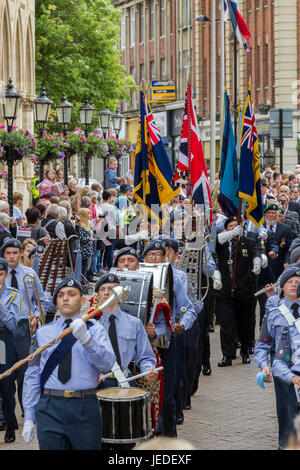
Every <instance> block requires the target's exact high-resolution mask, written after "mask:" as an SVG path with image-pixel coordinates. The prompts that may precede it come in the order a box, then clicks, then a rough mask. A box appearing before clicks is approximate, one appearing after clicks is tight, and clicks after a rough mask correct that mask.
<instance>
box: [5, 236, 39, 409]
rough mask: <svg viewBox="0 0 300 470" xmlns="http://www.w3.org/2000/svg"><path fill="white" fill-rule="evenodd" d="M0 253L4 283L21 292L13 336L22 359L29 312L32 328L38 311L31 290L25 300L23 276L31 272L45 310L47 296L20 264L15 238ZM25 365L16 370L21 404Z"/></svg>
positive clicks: (28, 339)
mask: <svg viewBox="0 0 300 470" xmlns="http://www.w3.org/2000/svg"><path fill="white" fill-rule="evenodd" d="M0 255H1V256H3V257H4V258H5V259H6V261H7V263H8V276H7V278H6V285H7V286H9V287H12V288H14V289H16V290H18V291H19V293H20V294H21V299H22V302H21V309H20V312H19V314H18V323H17V327H16V329H15V330H14V336H15V339H16V345H17V351H18V357H19V359H23V358H24V357H26V356H27V355H28V353H29V348H30V342H31V333H30V327H29V321H28V319H29V312H30V310H31V313H32V317H33V318H32V321H31V323H32V329H34V328H35V327H36V320H35V318H34V317H39V316H40V312H39V308H38V304H37V298H36V294H35V292H33V290H31V291H28V296H29V301H30V305H28V302H27V295H26V287H25V284H24V276H25V275H26V274H31V275H32V276H34V278H35V282H36V286H37V291H38V295H39V299H40V303H41V308H42V310H43V312H44V311H46V306H47V298H46V295H45V293H44V291H43V289H42V286H41V283H40V280H39V277H38V275H37V274H36V272H35V271H34V270H33V269H31V268H28V267H26V266H22V265H21V264H20V259H21V243H20V241H19V240H17V239H15V238H10V239H8V240H6V241H5V242H4V244H3V245H2V247H1V251H0ZM26 367H27V366H26V365H24V366H22V367H21V368H20V369H18V371H17V384H18V398H19V402H20V405H21V408H22V410H23V406H22V388H23V379H24V374H25V370H26Z"/></svg>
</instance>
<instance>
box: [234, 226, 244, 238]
mask: <svg viewBox="0 0 300 470" xmlns="http://www.w3.org/2000/svg"><path fill="white" fill-rule="evenodd" d="M231 233H232V237H240V236H241V235H243V227H242V226H241V225H237V226H236V227H234V229H233V230H231Z"/></svg>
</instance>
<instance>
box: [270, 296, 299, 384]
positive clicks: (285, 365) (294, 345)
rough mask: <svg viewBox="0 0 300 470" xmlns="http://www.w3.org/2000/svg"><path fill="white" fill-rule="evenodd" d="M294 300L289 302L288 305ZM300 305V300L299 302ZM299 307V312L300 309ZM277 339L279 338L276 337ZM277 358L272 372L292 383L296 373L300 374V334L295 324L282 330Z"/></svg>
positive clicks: (278, 342) (277, 348)
mask: <svg viewBox="0 0 300 470" xmlns="http://www.w3.org/2000/svg"><path fill="white" fill-rule="evenodd" d="M292 303H294V302H289V305H288V307H289V308H290V307H291V304H292ZM297 304H298V305H299V307H300V301H298V302H297ZM299 307H298V313H299V314H300V309H299ZM276 340H277V338H276ZM276 342H277V347H276V354H275V359H274V362H273V365H272V373H273V374H274V376H275V377H279V378H280V379H281V380H283V381H284V382H286V383H288V384H290V383H291V382H292V378H293V376H294V375H295V373H294V371H295V372H297V375H299V374H300V334H299V332H298V330H297V328H296V326H295V325H292V326H288V324H287V322H286V325H285V328H284V329H283V330H282V332H281V335H280V337H279V338H278V341H276Z"/></svg>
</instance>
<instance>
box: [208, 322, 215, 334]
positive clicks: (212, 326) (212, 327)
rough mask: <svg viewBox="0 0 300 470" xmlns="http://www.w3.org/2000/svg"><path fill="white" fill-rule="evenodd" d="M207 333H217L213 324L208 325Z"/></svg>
mask: <svg viewBox="0 0 300 470" xmlns="http://www.w3.org/2000/svg"><path fill="white" fill-rule="evenodd" d="M207 331H208V332H209V333H214V332H215V328H214V325H213V324H212V323H210V324H209V325H208V328H207Z"/></svg>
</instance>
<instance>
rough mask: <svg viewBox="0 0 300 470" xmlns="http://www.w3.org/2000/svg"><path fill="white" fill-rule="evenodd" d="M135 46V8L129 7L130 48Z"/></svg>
mask: <svg viewBox="0 0 300 470" xmlns="http://www.w3.org/2000/svg"><path fill="white" fill-rule="evenodd" d="M134 44H135V8H134V7H130V46H134Z"/></svg>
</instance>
